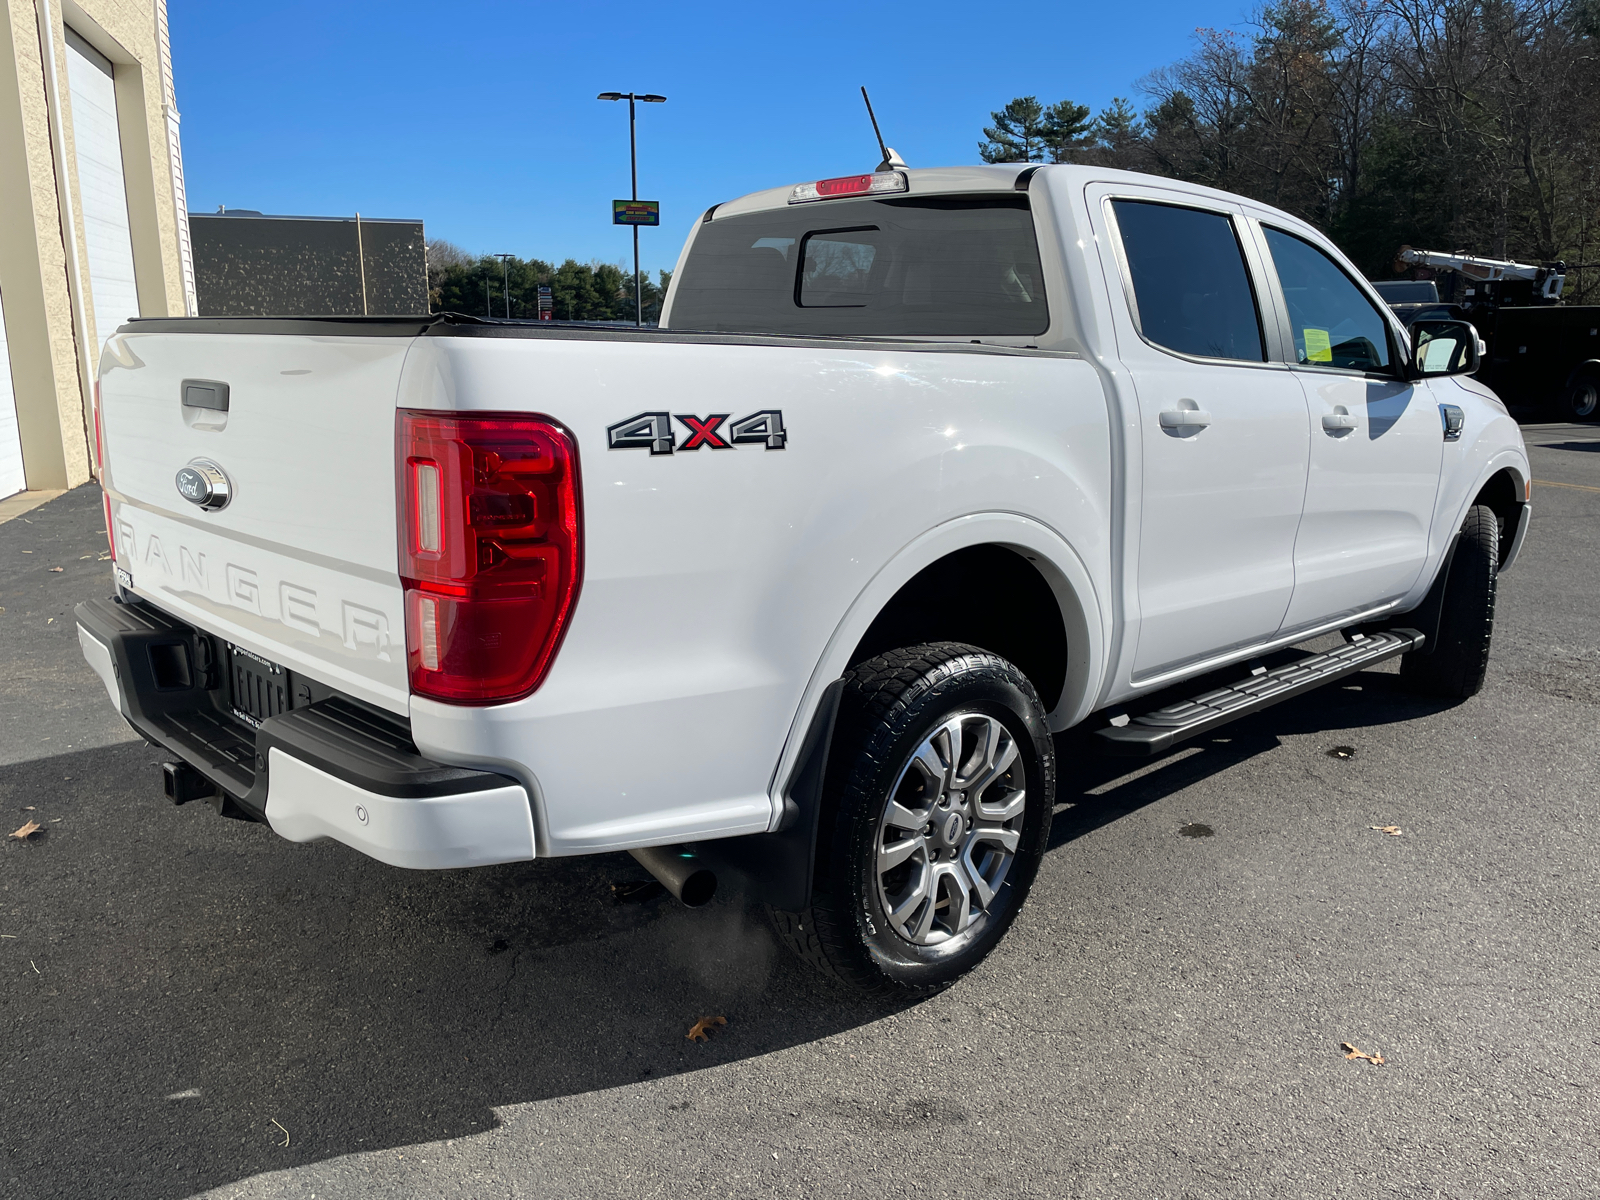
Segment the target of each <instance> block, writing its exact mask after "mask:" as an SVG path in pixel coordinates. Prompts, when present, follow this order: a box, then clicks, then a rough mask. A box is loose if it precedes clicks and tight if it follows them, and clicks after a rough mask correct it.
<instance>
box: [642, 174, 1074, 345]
mask: <svg viewBox="0 0 1600 1200" xmlns="http://www.w3.org/2000/svg"><path fill="white" fill-rule="evenodd" d="M681 275H682V277H681V278H680V279H678V280H676V281H675V283H676V287H675V289H674V295H673V301H672V310H671V325H672V328H674V329H698V330H707V331H710V332H722V333H758V334H759V333H772V334H820V335H827V336H834V337H841V336H842V337H852V336H854V337H1006V336H1019V337H1032V336H1035V335H1037V334H1041V333H1043V332H1044V331H1045V330H1046V329H1047V328H1048V327H1049V324H1050V316H1049V310H1048V309H1047V307H1046V304H1045V295H1044V279H1043V271H1042V270H1041V268H1040V264H1039V246H1038V242H1037V240H1036V238H1035V237H1034V228H1033V213H1032V211H1031V210H1030V208H1029V206H1028V199H1027V197H1026V196H1015V195H1004V196H960V197H952V196H942V197H937V196H936V197H909V196H897V197H894V198H892V199H871V200H839V201H831V202H827V203H823V204H807V205H802V206H796V207H794V208H789V209H779V210H774V211H769V212H759V213H746V214H743V215H741V216H733V217H723V218H721V219H714V220H712V221H710V222H709V223H707V224H705V225H703V226H702V227H701V228H700V230H699V232H698V234H697V235H696V237H695V240H694V245H693V246H692V247H691V248H690V251H689V257H688V260H687V261H686V262H685V263H684V266H683V269H682V272H681Z"/></svg>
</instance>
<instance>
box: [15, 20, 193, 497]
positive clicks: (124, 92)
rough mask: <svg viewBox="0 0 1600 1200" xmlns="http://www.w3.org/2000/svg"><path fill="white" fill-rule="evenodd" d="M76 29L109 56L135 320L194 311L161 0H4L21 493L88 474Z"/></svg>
mask: <svg viewBox="0 0 1600 1200" xmlns="http://www.w3.org/2000/svg"><path fill="white" fill-rule="evenodd" d="M68 28H70V29H71V30H72V31H73V32H74V33H76V34H77V35H78V37H80V38H81V39H83V41H84V42H86V43H88V45H89V46H90V47H92V48H93V50H95V51H98V52H99V54H100V55H103V56H104V58H105V59H108V60H109V61H110V65H111V72H112V74H111V80H112V84H113V86H114V91H115V99H116V125H117V131H116V132H117V137H118V140H119V141H120V143H121V158H122V172H123V180H124V184H125V188H126V192H127V208H128V231H129V240H130V241H131V245H132V252H133V273H134V283H135V286H136V290H137V296H138V304H139V315H141V316H147V317H149V316H184V315H188V314H192V313H193V311H194V281H193V280H194V276H193V267H192V258H191V256H190V253H189V247H188V217H187V214H186V211H185V204H184V199H183V174H182V170H183V169H182V158H181V154H180V152H179V146H178V134H177V130H178V124H177V120H178V116H177V109H176V105H175V102H174V99H173V94H172V83H171V78H172V77H171V66H170V50H169V48H168V45H167V29H166V3H165V0H0V308H3V311H4V321H5V333H6V338H5V342H6V345H7V347H8V349H9V357H10V370H11V380H12V388H13V391H14V393H15V402H16V410H17V429H18V432H19V434H20V438H21V443H22V465H23V471H24V473H25V475H26V484H27V487H28V489H29V490H37V489H54V488H67V487H75V486H77V485H78V484H80V483H83V482H84V481H86V480H87V479H89V478H90V477H91V475H92V473H93V461H92V460H93V449H92V442H93V440H94V439H93V430H92V425H91V416H90V397H91V394H92V387H93V380H94V373H95V369H96V365H97V364H96V361H95V360H96V358H97V356H98V353H99V346H100V345H101V344H102V342H103V341H104V339H105V338H106V337H107V336H109V335H110V334H111V333H113V332H114V330H111V329H106V330H101V329H97V328H96V327H95V323H94V311H93V304H92V290H91V289H92V286H93V280H92V278H91V268H90V262H89V254H88V251H87V248H86V237H85V215H84V214H85V210H84V202H83V196H82V195H81V193H80V190H79V183H78V170H77V166H76V163H77V147H76V146H75V143H74V124H73V118H72V98H71V88H70V86H69V82H68V50H67V45H68V40H67V34H66V30H67V29H68Z"/></svg>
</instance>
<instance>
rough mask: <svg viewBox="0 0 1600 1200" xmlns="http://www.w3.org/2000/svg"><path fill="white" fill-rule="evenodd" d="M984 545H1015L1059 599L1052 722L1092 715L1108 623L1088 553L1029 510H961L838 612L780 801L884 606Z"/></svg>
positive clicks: (779, 775)
mask: <svg viewBox="0 0 1600 1200" xmlns="http://www.w3.org/2000/svg"><path fill="white" fill-rule="evenodd" d="M984 547H996V548H1000V549H1003V550H1006V551H1010V552H1011V553H1013V554H1014V555H1015V556H1016V557H1017V558H1018V560H1019V561H1020V563H1021V565H1022V567H1024V568H1025V569H1026V570H1028V571H1031V572H1033V573H1034V575H1035V576H1036V577H1037V578H1038V579H1039V580H1041V581H1042V582H1043V584H1044V587H1045V588H1046V589H1048V592H1049V594H1050V595H1051V596H1052V597H1053V598H1054V600H1055V612H1054V614H1053V616H1054V619H1055V620H1058V621H1059V622H1060V626H1059V627H1060V630H1061V633H1062V636H1063V637H1064V639H1065V643H1066V662H1065V664H1064V667H1063V668H1062V671H1061V677H1062V682H1061V687H1060V691H1059V694H1058V695H1057V696H1056V697H1054V698H1053V701H1052V698H1051V697H1046V696H1041V697H1040V698H1041V700H1042V701H1043V703H1044V704H1045V705H1046V707H1047V710H1048V713H1049V723H1050V728H1051V729H1052V730H1061V729H1065V728H1067V727H1068V726H1070V725H1073V724H1076V723H1077V722H1078V721H1080V720H1082V719H1083V718H1084V717H1085V716H1086V715H1088V711H1089V708H1090V707H1091V706H1092V704H1093V702H1094V696H1095V695H1096V694H1097V691H1098V688H1099V683H1100V678H1101V675H1102V673H1103V671H1104V669H1105V625H1104V620H1103V610H1102V607H1101V602H1100V599H1099V597H1098V595H1097V594H1096V591H1095V587H1094V584H1093V581H1092V580H1091V578H1090V575H1089V571H1088V568H1087V567H1086V566H1085V565H1084V562H1083V560H1082V558H1081V557H1080V556H1079V555H1078V553H1077V551H1076V550H1075V549H1074V548H1073V547H1072V545H1071V544H1070V543H1069V542H1067V541H1066V539H1065V538H1063V537H1062V536H1061V535H1060V534H1058V533H1057V532H1056V531H1055V530H1053V529H1051V528H1049V527H1048V526H1046V525H1044V524H1042V523H1040V522H1038V521H1035V520H1032V519H1031V518H1028V517H1024V516H1020V515H1017V514H1015V513H976V514H972V515H969V516H965V517H958V518H955V519H954V520H950V521H946V522H944V523H943V524H941V525H938V526H935V527H934V528H933V529H930V530H927V531H926V532H925V533H923V534H921V535H920V536H919V537H917V538H915V539H913V540H912V541H911V542H909V543H907V544H906V545H905V546H904V547H903V548H902V549H901V550H900V551H899V553H897V554H896V555H895V556H894V557H893V558H892V559H890V561H889V562H887V563H886V564H884V566H883V567H882V569H880V570H879V571H878V573H877V574H876V575H874V576H873V577H872V579H871V580H870V581H869V582H868V583H867V585H866V586H865V587H863V588H862V590H861V591H860V593H859V594H858V595H857V596H856V598H855V600H854V601H853V602H852V603H851V605H850V607H849V608H848V610H847V611H846V612H845V613H844V615H843V616H842V617H841V618H840V620H839V623H838V625H837V626H836V627H835V629H834V632H833V635H832V636H831V637H830V638H829V640H828V644H827V646H826V647H825V649H824V650H823V652H822V654H821V655H820V657H819V658H818V661H817V664H816V667H815V668H814V670H813V671H812V675H811V679H810V680H809V682H808V683H807V686H806V690H805V694H804V696H803V697H802V699H801V703H800V706H799V709H798V710H797V711H796V713H795V717H794V721H793V723H792V725H791V727H790V730H789V735H788V737H787V739H786V740H785V743H784V750H783V754H782V756H781V757H780V759H779V761H778V763H777V765H776V769H775V770H774V772H773V778H772V793H773V797H774V800H775V801H776V802H777V806H778V807H781V806H782V800H783V797H784V794H785V793H786V792H787V791H788V789H789V785H790V784H791V782H792V780H793V778H794V776H795V775H796V774H797V768H798V767H800V766H802V765H803V764H800V763H799V759H800V757H801V749H802V744H803V743H804V742H805V741H806V732H807V730H808V729H809V728H810V727H811V725H812V723H813V719H814V718H815V717H816V716H817V714H818V711H819V708H820V707H821V706H822V702H823V697H824V693H825V692H826V690H827V688H828V686H829V685H830V684H831V683H832V682H833V681H834V680H836V679H838V678H839V677H840V676H841V675H843V674H844V673H845V672H846V671H847V670H849V668H850V666H851V665H852V664H853V663H854V662H858V661H861V659H860V658H858V657H857V655H858V652H860V651H861V650H862V649H863V647H864V644H865V643H866V638H867V635H868V633H869V631H871V630H872V629H873V626H874V624H875V623H876V622H877V621H878V618H879V616H880V615H881V614H883V613H884V612H885V610H890V611H893V609H892V607H891V606H892V605H893V604H894V602H895V599H896V597H898V596H900V595H901V594H902V592H903V591H904V590H905V589H906V587H907V586H908V585H909V584H911V583H912V582H913V581H914V580H915V579H916V578H917V577H918V576H919V575H920V574H921V573H922V572H923V571H925V570H927V569H928V568H930V567H933V566H934V565H935V564H937V563H939V562H940V561H941V560H943V559H946V558H948V557H951V556H954V555H958V554H961V553H962V552H970V551H973V550H975V549H979V548H984ZM879 628H880V631H881V630H882V629H883V628H884V627H883V626H880V627H879ZM949 640H958V639H949ZM975 644H981V643H975ZM985 648H986V649H988V648H990V647H985ZM996 653H1000V652H999V651H996ZM1018 665H1019V666H1020V665H1021V664H1018ZM1030 678H1031V677H1030ZM1035 686H1037V684H1036V685H1035Z"/></svg>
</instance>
